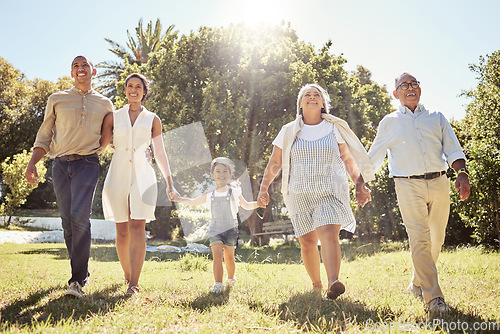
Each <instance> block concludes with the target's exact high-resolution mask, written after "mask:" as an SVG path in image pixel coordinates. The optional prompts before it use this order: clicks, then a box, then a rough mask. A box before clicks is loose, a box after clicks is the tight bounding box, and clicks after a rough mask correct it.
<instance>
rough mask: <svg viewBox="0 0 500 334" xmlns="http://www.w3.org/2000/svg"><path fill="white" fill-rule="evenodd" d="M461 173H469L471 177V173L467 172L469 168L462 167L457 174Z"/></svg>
mask: <svg viewBox="0 0 500 334" xmlns="http://www.w3.org/2000/svg"><path fill="white" fill-rule="evenodd" d="M461 173H465V175H467V177H469V173H468V172H467V168H465V167H464V168H460V169H459V170H458V172H457V176H459V175H460V174H461Z"/></svg>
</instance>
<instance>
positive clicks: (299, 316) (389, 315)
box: [249, 291, 499, 333]
mask: <svg viewBox="0 0 500 334" xmlns="http://www.w3.org/2000/svg"><path fill="white" fill-rule="evenodd" d="M396 303H397V301H395V302H394V306H393V307H390V306H388V307H387V306H379V307H377V306H375V307H374V306H367V305H366V304H364V303H363V302H360V301H359V300H352V299H350V298H346V297H343V296H341V297H340V298H338V299H337V300H328V299H326V298H323V297H322V296H320V295H319V294H318V293H316V292H313V291H311V292H304V293H297V294H294V295H292V296H291V297H290V298H289V299H288V300H287V301H286V302H283V303H281V304H279V305H273V306H269V304H252V305H249V306H250V308H252V309H258V310H263V311H264V312H265V313H268V314H269V315H271V316H277V317H279V318H280V319H281V320H283V321H287V322H293V323H295V324H296V325H297V328H299V329H301V330H305V331H309V330H312V331H318V332H342V331H345V330H348V329H352V327H356V328H360V329H365V330H366V329H369V330H379V331H383V332H390V331H395V332H399V331H403V332H405V331H411V332H418V331H421V330H433V331H444V332H457V331H458V332H463V331H465V332H477V333H479V332H481V333H498V330H499V327H498V323H495V322H494V320H492V319H483V318H481V317H479V316H477V315H474V314H471V313H467V312H463V311H461V310H458V309H456V308H450V310H449V312H447V313H446V314H444V315H442V316H440V317H429V316H428V315H425V316H420V317H418V316H417V317H413V318H412V320H406V319H405V318H404V315H403V308H400V307H399V306H398V305H397V304H396ZM422 307H423V305H422ZM487 325H489V328H486V326H487ZM460 326H461V327H460ZM474 326H483V327H479V328H478V329H474Z"/></svg>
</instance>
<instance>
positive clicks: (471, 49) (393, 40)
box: [0, 0, 500, 119]
mask: <svg viewBox="0 0 500 334" xmlns="http://www.w3.org/2000/svg"><path fill="white" fill-rule="evenodd" d="M1 8H2V14H3V15H2V20H0V29H1V31H2V34H0V56H2V57H4V58H5V59H7V60H8V61H9V62H11V63H12V64H13V65H14V66H15V67H16V68H18V69H19V70H20V71H22V72H23V73H25V74H26V76H27V77H28V78H29V79H34V78H36V77H37V78H42V79H45V80H51V81H56V80H57V78H58V77H60V76H63V75H69V64H70V62H71V60H72V57H73V56H75V55H76V54H81V53H83V54H86V55H88V56H89V57H91V58H92V59H93V60H94V62H96V63H98V62H101V61H105V60H118V59H117V58H116V57H115V56H114V55H113V54H111V53H110V52H109V51H108V48H109V44H108V43H106V42H105V40H104V38H110V39H112V40H114V41H117V42H119V43H123V44H125V43H126V41H127V30H129V31H130V32H131V33H132V34H133V33H134V29H135V27H136V26H137V22H138V21H139V19H140V18H143V20H144V22H148V21H150V20H151V21H155V20H156V19H157V18H159V19H160V20H161V22H162V24H163V26H164V27H168V26H169V25H171V24H173V25H175V29H176V30H178V31H179V33H180V34H189V33H190V32H191V31H197V30H198V28H199V27H200V26H211V27H220V26H228V25H229V24H231V23H235V24H236V23H240V22H245V23H246V24H248V25H251V26H257V27H258V26H259V25H264V24H280V23H281V22H282V21H284V22H286V23H290V25H291V27H292V28H293V29H294V30H296V31H297V34H298V37H299V39H300V40H303V41H305V42H307V43H311V44H312V45H314V47H315V48H316V49H318V48H320V47H321V46H322V45H324V43H326V42H327V41H328V40H329V39H331V40H332V42H333V47H332V49H331V50H332V52H333V53H335V54H343V55H344V57H345V58H346V59H347V61H348V62H347V64H346V69H348V70H353V69H355V68H356V65H358V64H359V65H363V66H364V67H366V68H367V69H369V70H370V71H371V72H372V74H373V79H374V80H375V81H376V82H378V83H380V84H385V85H387V87H388V88H389V90H390V91H392V87H393V80H394V77H396V76H397V75H398V74H400V73H401V72H403V71H409V72H411V73H413V74H414V75H415V76H416V77H417V78H418V79H419V80H420V81H421V83H422V89H423V94H422V100H421V101H422V102H423V103H424V104H425V105H426V106H427V107H428V108H429V109H434V110H439V111H441V112H443V113H444V114H445V115H446V116H447V117H448V118H457V119H461V118H463V117H464V115H465V107H464V105H465V104H466V103H467V100H466V99H465V98H463V97H459V95H460V93H461V91H462V90H463V89H471V88H473V87H475V86H476V85H477V82H476V81H475V78H474V74H473V73H472V72H470V70H469V68H468V67H469V64H472V63H478V61H479V57H480V56H481V55H486V54H488V53H491V52H493V51H494V50H496V49H498V48H499V46H500V34H498V32H499V31H500V21H499V20H498V18H497V16H498V13H499V12H500V3H499V2H498V1H494V0H477V1H451V0H443V1H434V0H420V1H418V2H407V1H400V0H386V1H372V0H357V1H336V0H329V1H327V0H308V1H298V0H288V1H283V0H267V1H263V0H254V1H249V0H247V1H238V0H211V1H203V0H200V1H178V0H177V1H170V0H145V1H141V2H137V1H129V0H124V1H117V0H110V1H95V0H89V1H86V2H84V3H77V2H69V1H65V0H54V1H45V2H42V1H28V2H26V1H9V2H6V1H3V2H2V5H1ZM397 104H398V103H397V101H393V105H395V106H396V105H397Z"/></svg>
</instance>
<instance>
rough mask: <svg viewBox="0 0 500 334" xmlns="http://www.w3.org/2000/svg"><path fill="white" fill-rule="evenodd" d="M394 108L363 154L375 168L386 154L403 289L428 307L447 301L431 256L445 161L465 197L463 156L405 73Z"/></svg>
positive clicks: (445, 208)
mask: <svg viewBox="0 0 500 334" xmlns="http://www.w3.org/2000/svg"><path fill="white" fill-rule="evenodd" d="M393 94H394V97H395V98H396V99H398V100H399V101H400V102H401V106H400V107H399V109H398V110H397V111H395V112H393V113H391V114H389V115H386V116H385V117H384V118H383V119H382V121H381V122H380V124H379V127H378V131H377V136H376V138H375V140H374V142H373V145H372V147H371V148H370V150H369V152H368V155H369V156H370V159H371V161H372V163H373V166H374V169H375V170H378V169H379V168H380V166H381V165H382V162H383V161H384V158H385V156H386V154H387V155H388V158H389V176H390V177H393V178H394V181H395V186H396V193H397V198H398V203H399V208H400V211H401V215H402V218H403V222H404V224H405V227H406V232H407V233H408V238H409V241H410V251H411V256H412V261H413V266H414V272H413V279H412V282H411V283H410V286H409V287H408V291H409V292H410V293H411V294H412V295H413V296H414V297H416V298H419V299H421V300H423V301H424V302H425V303H426V309H427V310H428V311H429V312H444V311H446V310H447V306H446V304H445V302H444V297H443V293H442V291H441V288H440V287H439V282H438V275H437V269H436V261H437V258H438V256H439V252H440V251H441V246H442V245H443V243H444V238H445V232H446V225H447V223H448V215H449V211H450V197H449V192H450V183H449V180H448V178H447V177H446V170H447V169H448V165H449V166H451V167H452V168H453V169H454V170H455V171H456V172H457V179H456V181H455V190H456V191H460V200H465V199H467V197H469V193H470V185H469V178H468V174H467V170H466V168H465V155H464V153H463V151H462V149H461V147H460V143H459V142H458V139H457V137H456V136H455V133H454V132H453V129H452V128H451V126H450V123H449V122H448V121H447V120H446V118H445V117H444V116H443V114H441V113H439V112H429V111H428V110H427V109H425V108H424V106H423V105H421V104H419V101H420V94H421V88H420V83H419V82H418V81H417V79H415V77H414V76H412V75H411V74H409V73H403V74H402V75H400V76H399V77H398V78H396V80H395V90H394V92H393Z"/></svg>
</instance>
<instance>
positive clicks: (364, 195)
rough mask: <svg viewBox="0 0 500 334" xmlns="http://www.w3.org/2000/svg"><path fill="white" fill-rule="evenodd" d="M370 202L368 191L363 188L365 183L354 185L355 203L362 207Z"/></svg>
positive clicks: (370, 197) (370, 196)
mask: <svg viewBox="0 0 500 334" xmlns="http://www.w3.org/2000/svg"><path fill="white" fill-rule="evenodd" d="M371 200H372V195H371V194H370V189H368V188H367V187H366V186H365V183H364V182H363V183H356V203H358V204H359V205H361V207H364V206H365V205H366V204H367V203H368V202H370V201H371Z"/></svg>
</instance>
